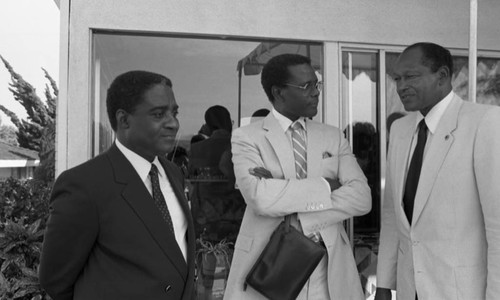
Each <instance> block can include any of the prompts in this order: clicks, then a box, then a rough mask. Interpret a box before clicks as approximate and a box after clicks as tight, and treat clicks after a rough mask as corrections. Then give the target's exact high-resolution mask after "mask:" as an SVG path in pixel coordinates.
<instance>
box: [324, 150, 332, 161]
mask: <svg viewBox="0 0 500 300" xmlns="http://www.w3.org/2000/svg"><path fill="white" fill-rule="evenodd" d="M332 156H333V155H332V154H331V153H330V152H328V151H325V152H323V159H325V158H329V157H332Z"/></svg>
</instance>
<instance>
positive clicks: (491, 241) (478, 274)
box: [377, 96, 500, 300]
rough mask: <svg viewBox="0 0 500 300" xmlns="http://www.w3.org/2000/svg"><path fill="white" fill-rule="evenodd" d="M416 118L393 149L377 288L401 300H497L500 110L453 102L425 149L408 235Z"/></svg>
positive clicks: (402, 128)
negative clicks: (406, 203)
mask: <svg viewBox="0 0 500 300" xmlns="http://www.w3.org/2000/svg"><path fill="white" fill-rule="evenodd" d="M415 116H416V114H409V115H408V116H406V117H404V118H402V119H400V120H398V121H396V123H395V124H394V126H392V128H393V129H392V132H391V137H390V145H389V156H388V164H387V165H388V168H387V180H386V184H387V185H386V197H385V201H384V203H383V214H382V229H381V237H380V249H379V257H378V271H377V285H378V286H379V287H386V288H391V289H396V288H397V298H398V300H405V299H411V300H413V299H415V290H416V291H417V293H418V298H419V300H427V299H440V300H446V299H499V298H498V297H500V183H499V179H500V108H498V107H491V106H485V105H477V104H473V103H470V102H465V101H463V100H462V99H460V98H459V97H458V96H455V97H454V98H453V99H452V101H451V102H450V104H449V106H448V107H447V109H446V111H445V113H444V115H443V116H442V119H441V120H440V122H439V124H438V127H437V130H436V132H435V133H434V135H433V137H432V140H431V141H430V144H429V145H428V146H427V147H428V148H427V150H426V154H425V158H424V162H423V165H422V171H421V174H420V181H419V184H418V190H417V194H416V196H415V207H414V212H413V225H412V226H411V227H410V224H409V223H408V219H407V218H406V216H405V213H404V211H403V205H402V198H403V190H404V185H405V166H406V165H407V163H408V162H407V160H408V156H409V151H410V143H411V139H412V135H413V131H414V130H415V124H416V119H415Z"/></svg>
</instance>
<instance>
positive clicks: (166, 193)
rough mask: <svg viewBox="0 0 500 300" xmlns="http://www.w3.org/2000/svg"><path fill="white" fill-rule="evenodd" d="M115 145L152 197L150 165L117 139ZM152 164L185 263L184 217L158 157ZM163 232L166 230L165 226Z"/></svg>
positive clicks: (185, 230)
mask: <svg viewBox="0 0 500 300" xmlns="http://www.w3.org/2000/svg"><path fill="white" fill-rule="evenodd" d="M115 143H116V146H117V147H118V149H119V150H120V151H121V152H122V153H123V155H125V157H126V158H127V159H128V161H129V162H130V163H131V164H132V166H133V167H134V169H135V171H136V172H137V174H138V175H139V177H140V178H141V180H142V182H144V184H145V185H146V188H147V189H148V191H149V193H150V194H151V196H152V195H153V188H152V185H151V179H150V178H149V171H150V170H151V163H150V162H149V161H147V160H146V159H144V158H143V157H142V156H140V155H138V154H137V153H135V152H133V151H132V150H130V149H128V148H127V147H125V146H124V145H123V144H122V143H120V141H118V139H116V140H115ZM153 163H154V164H155V165H156V167H157V168H158V178H159V181H160V188H161V192H162V194H163V197H164V198H165V202H166V203H167V207H168V211H169V213H170V217H171V218H172V224H173V226H174V232H175V240H176V241H177V244H178V245H179V248H180V249H181V251H182V254H183V255H184V259H185V260H186V261H187V241H186V232H187V220H186V216H185V215H184V212H183V210H182V207H181V205H180V203H179V200H178V199H177V196H176V195H175V193H174V191H173V190H172V186H171V184H170V181H169V180H168V178H167V174H166V173H165V170H164V169H163V166H162V165H161V163H160V161H159V160H158V157H155V159H154V160H153ZM144 201H154V200H153V199H152V198H151V199H144ZM165 230H167V227H166V226H165Z"/></svg>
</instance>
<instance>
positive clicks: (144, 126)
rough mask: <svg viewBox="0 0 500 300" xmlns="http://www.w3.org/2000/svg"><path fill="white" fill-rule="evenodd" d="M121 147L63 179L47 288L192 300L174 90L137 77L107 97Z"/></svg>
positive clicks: (69, 293)
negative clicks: (170, 157)
mask: <svg viewBox="0 0 500 300" xmlns="http://www.w3.org/2000/svg"><path fill="white" fill-rule="evenodd" d="M106 101H107V110H108V117H109V120H110V122H111V126H112V128H113V130H114V131H115V132H116V141H115V143H114V144H113V146H111V148H110V149H109V150H108V151H106V152H105V153H103V154H101V155H99V156H97V157H95V158H93V159H91V160H90V161H88V162H86V163H84V164H82V165H79V166H77V167H75V168H72V169H69V170H67V171H65V172H63V173H62V174H61V175H60V176H59V178H58V179H57V181H56V183H55V185H54V188H53V191H52V196H51V200H50V201H51V213H50V218H49V221H48V224H47V230H46V233H45V239H44V244H43V251H42V257H41V264H40V283H41V285H42V287H43V288H44V289H45V290H46V291H47V293H48V294H49V295H50V296H51V297H52V298H54V299H55V300H60V299H85V300H89V299H92V300H97V299H106V300H108V299H120V300H123V299H183V300H184V299H192V298H193V294H194V293H193V286H194V248H195V236H194V226H193V221H192V218H191V215H190V213H189V206H188V202H187V200H186V198H185V196H184V193H183V191H184V180H183V176H182V174H181V171H180V170H179V169H178V167H177V166H176V165H175V164H173V163H171V162H169V161H166V160H165V159H164V155H165V154H166V153H167V152H168V151H169V150H170V149H171V147H172V145H173V144H174V141H175V137H176V134H177V131H178V129H179V121H178V120H177V110H178V105H177V103H176V101H175V97H174V94H173V91H172V83H171V82H170V80H169V79H168V78H166V77H164V76H162V75H159V74H154V73H150V72H145V71H131V72H127V73H124V74H122V75H120V76H118V77H117V78H116V79H115V80H114V81H113V83H112V84H111V86H110V88H109V89H108V95H107V100H106Z"/></svg>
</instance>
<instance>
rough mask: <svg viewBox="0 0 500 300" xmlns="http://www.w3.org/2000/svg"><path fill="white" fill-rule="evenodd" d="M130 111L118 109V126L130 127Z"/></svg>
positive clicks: (122, 127)
mask: <svg viewBox="0 0 500 300" xmlns="http://www.w3.org/2000/svg"><path fill="white" fill-rule="evenodd" d="M128 117H129V113H128V112H126V111H125V110H123V109H121V108H120V109H118V110H117V111H116V114H115V118H116V127H117V128H121V129H128V128H129V120H128Z"/></svg>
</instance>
